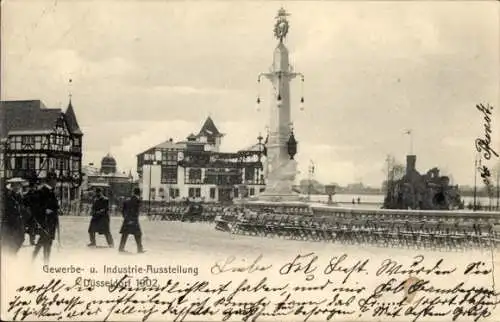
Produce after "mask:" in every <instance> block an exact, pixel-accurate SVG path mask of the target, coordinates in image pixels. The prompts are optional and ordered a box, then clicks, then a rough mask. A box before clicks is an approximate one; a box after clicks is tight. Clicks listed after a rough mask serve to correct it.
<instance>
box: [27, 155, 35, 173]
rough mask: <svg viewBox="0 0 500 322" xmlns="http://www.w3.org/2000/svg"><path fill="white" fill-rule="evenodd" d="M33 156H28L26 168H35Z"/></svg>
mask: <svg viewBox="0 0 500 322" xmlns="http://www.w3.org/2000/svg"><path fill="white" fill-rule="evenodd" d="M35 164H36V162H35V157H28V170H35V168H36V165H35Z"/></svg>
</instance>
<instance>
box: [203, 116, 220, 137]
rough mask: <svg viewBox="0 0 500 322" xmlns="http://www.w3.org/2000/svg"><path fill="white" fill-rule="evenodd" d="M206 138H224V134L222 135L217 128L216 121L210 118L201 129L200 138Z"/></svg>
mask: <svg viewBox="0 0 500 322" xmlns="http://www.w3.org/2000/svg"><path fill="white" fill-rule="evenodd" d="M202 135H204V136H206V137H221V136H224V134H222V133H220V132H219V130H218V129H217V127H216V126H215V123H214V121H213V120H212V118H211V117H210V116H209V117H207V119H206V120H205V123H204V124H203V126H202V127H201V130H200V132H199V133H198V136H202Z"/></svg>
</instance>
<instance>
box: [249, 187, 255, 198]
mask: <svg viewBox="0 0 500 322" xmlns="http://www.w3.org/2000/svg"><path fill="white" fill-rule="evenodd" d="M253 195H255V188H250V196H253Z"/></svg>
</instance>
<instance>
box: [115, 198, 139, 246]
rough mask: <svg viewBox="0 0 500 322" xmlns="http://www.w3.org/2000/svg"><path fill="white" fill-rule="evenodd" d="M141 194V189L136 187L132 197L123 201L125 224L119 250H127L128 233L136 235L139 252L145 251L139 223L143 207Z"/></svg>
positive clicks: (121, 230) (121, 231) (121, 232)
mask: <svg viewBox="0 0 500 322" xmlns="http://www.w3.org/2000/svg"><path fill="white" fill-rule="evenodd" d="M140 194H141V190H140V189H139V188H135V189H134V194H133V195H132V197H130V198H128V199H127V200H126V201H125V202H124V203H123V224H122V228H121V229H120V234H122V238H121V240H120V246H119V248H118V251H119V252H124V251H125V244H126V243H127V238H128V235H134V237H135V242H136V244H137V252H138V253H144V248H143V247H142V232H141V226H140V225H139V212H140V208H141V199H140V197H139V196H140Z"/></svg>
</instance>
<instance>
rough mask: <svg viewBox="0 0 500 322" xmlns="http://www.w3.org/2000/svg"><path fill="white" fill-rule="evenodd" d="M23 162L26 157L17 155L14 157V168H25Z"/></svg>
mask: <svg viewBox="0 0 500 322" xmlns="http://www.w3.org/2000/svg"><path fill="white" fill-rule="evenodd" d="M23 163H24V158H23V157H16V158H15V159H14V169H16V170H21V169H24V168H23Z"/></svg>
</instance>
